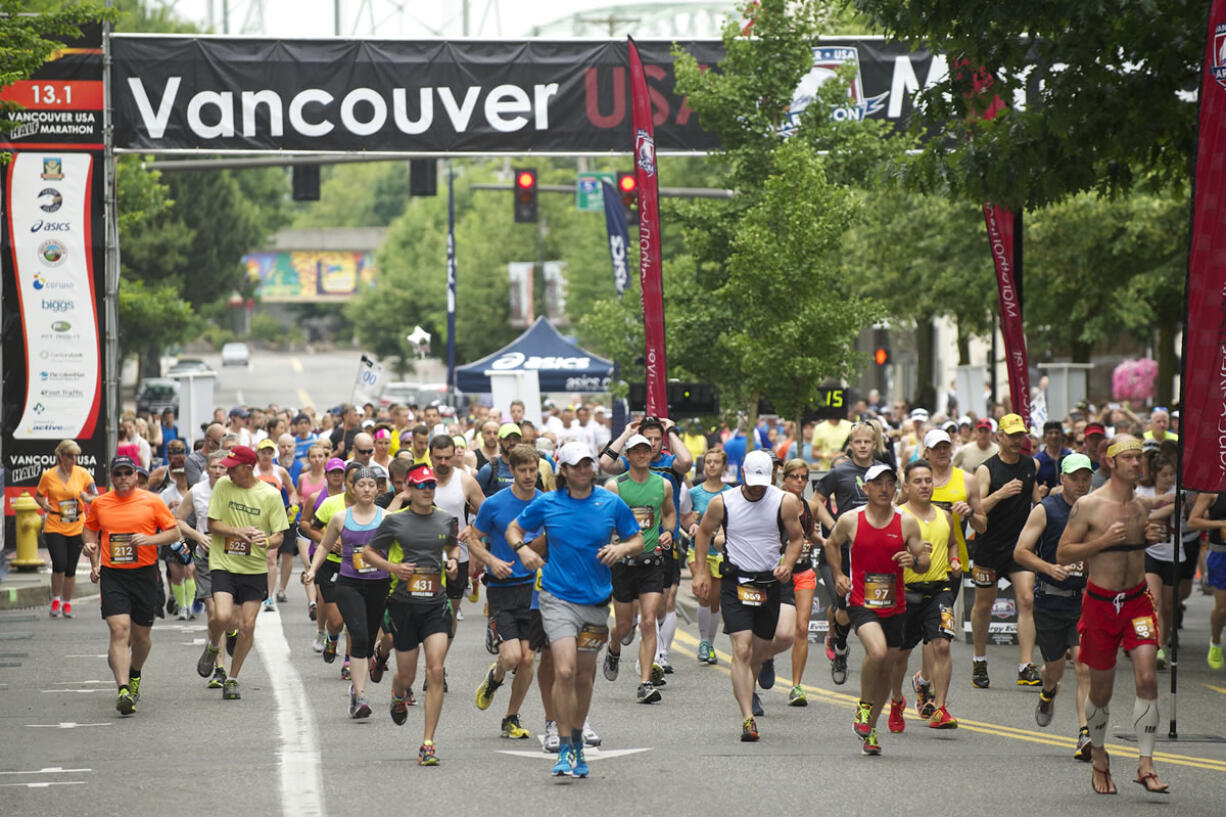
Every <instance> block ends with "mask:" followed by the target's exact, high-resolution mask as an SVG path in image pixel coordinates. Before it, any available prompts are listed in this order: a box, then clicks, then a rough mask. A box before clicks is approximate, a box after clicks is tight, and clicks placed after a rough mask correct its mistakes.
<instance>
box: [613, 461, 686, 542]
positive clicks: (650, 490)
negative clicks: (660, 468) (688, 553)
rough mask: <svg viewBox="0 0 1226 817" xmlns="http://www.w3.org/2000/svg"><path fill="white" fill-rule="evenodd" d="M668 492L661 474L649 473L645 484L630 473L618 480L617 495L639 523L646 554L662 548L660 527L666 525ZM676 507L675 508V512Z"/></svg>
mask: <svg viewBox="0 0 1226 817" xmlns="http://www.w3.org/2000/svg"><path fill="white" fill-rule="evenodd" d="M667 491H668V486H667V485H666V484H665V482H664V478H663V477H661V476H660V475H659V474H653V473H651V472H648V474H647V479H646V480H644V481H643V482H637V481H636V480H635V479H634V478H633V477H632V476H630V474H629V472H627V473H625V474H622V475H620V476H619V477H618V478H617V495H618V496H620V497H621V498H622V499H623V500H624V501H625V503H626V504H627V505H629V506H630V510H631V511H633V512H634V518H635V519H637V520H638V521H639V533H641V534H643V552H644V553H653V552H655V551H656V550H657V549H658V548H659V547H660V526H661V525H663V524H664V497H666V496H667V495H668V493H667ZM676 507H677V506H676V505H674V506H673V508H674V510H675V509H676Z"/></svg>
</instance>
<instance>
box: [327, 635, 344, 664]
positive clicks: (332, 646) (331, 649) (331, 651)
mask: <svg viewBox="0 0 1226 817" xmlns="http://www.w3.org/2000/svg"><path fill="white" fill-rule="evenodd" d="M339 640H340V639H339V638H333V637H332V636H331V635H328V636H325V637H324V649H323V654H324V663H325V664H331V663H332V662H333V661H335V660H336V642H337V641H339Z"/></svg>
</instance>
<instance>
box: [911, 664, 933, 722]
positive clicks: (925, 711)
mask: <svg viewBox="0 0 1226 817" xmlns="http://www.w3.org/2000/svg"><path fill="white" fill-rule="evenodd" d="M919 677H920V674H919V671H918V670H917V671H916V673H915V674H914V675H912V676H911V689H912V690H913V691H914V692H915V713H916V714H917V715H919V716H920V717H921V718H925V719H927V718H931V717H932V713H933V712H936V709H937V704H936V697H935V696H934V695H933V694H932V682H931V681H924V682H923V683H921V682H920V680H919Z"/></svg>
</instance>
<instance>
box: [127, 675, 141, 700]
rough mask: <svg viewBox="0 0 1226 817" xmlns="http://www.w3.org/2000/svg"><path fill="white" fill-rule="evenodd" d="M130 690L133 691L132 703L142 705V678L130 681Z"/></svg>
mask: <svg viewBox="0 0 1226 817" xmlns="http://www.w3.org/2000/svg"><path fill="white" fill-rule="evenodd" d="M128 689H130V690H132V703H134V704H138V703H140V676H137V677H136V678H130V679H128Z"/></svg>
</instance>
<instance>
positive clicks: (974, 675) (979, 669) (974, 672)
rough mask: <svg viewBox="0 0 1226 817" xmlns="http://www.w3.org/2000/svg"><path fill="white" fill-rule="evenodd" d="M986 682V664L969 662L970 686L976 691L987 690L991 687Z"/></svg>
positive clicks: (985, 662) (985, 660) (984, 662)
mask: <svg viewBox="0 0 1226 817" xmlns="http://www.w3.org/2000/svg"><path fill="white" fill-rule="evenodd" d="M991 683H992V682H991V681H989V680H988V662H987V659H984V660H983V661H975V660H973V659H972V660H971V686H973V687H975V688H976V689H987V688H988V687H989V686H990V685H991Z"/></svg>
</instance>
